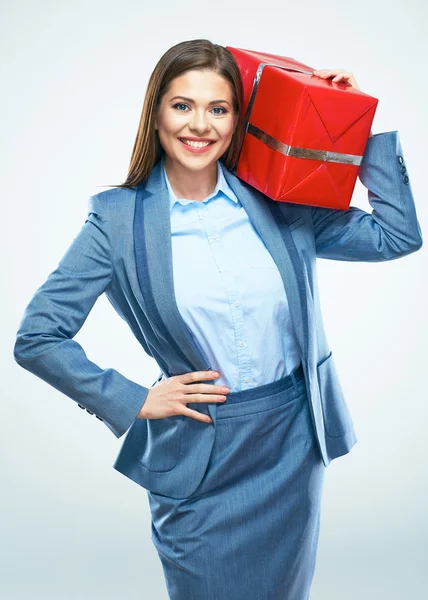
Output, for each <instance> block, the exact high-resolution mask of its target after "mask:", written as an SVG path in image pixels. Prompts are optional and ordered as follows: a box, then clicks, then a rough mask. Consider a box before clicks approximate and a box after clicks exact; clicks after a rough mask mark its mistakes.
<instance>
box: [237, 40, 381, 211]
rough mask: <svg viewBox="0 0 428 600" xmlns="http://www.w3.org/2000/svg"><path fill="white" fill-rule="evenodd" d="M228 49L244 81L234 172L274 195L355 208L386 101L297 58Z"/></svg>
mask: <svg viewBox="0 0 428 600" xmlns="http://www.w3.org/2000/svg"><path fill="white" fill-rule="evenodd" d="M226 48H227V49H228V50H229V51H230V52H231V53H232V54H233V56H234V58H235V60H236V62H237V64H238V66H239V70H240V72H241V77H242V81H243V85H244V106H243V111H244V114H245V118H244V125H245V135H244V141H243V144H242V147H241V152H240V155H239V158H238V161H237V163H236V164H235V165H234V167H233V169H232V171H233V173H234V174H235V175H236V176H237V177H239V178H240V179H242V180H243V181H245V182H247V183H249V184H250V185H251V186H253V187H254V188H256V189H257V190H259V191H261V192H262V193H264V194H266V196H268V197H269V198H271V199H272V200H277V201H281V202H293V203H296V204H307V205H312V206H324V207H326V208H339V209H344V210H345V209H347V208H349V205H350V202H351V197H352V193H353V191H354V187H355V182H356V179H357V175H358V170H359V166H360V164H361V160H362V158H363V155H364V150H365V147H366V144H367V140H368V137H369V134H370V129H371V125H372V122H373V118H374V115H375V111H376V107H377V104H378V99H377V98H374V97H373V96H369V95H368V94H365V93H364V92H361V91H359V90H356V89H355V88H353V87H352V86H350V85H349V84H347V83H344V82H334V83H333V82H332V80H331V79H322V78H321V77H316V76H315V75H312V71H313V69H312V68H311V67H309V66H308V65H305V64H303V63H300V62H298V61H296V60H295V59H293V58H289V57H286V56H278V55H276V54H267V53H265V52H256V51H253V50H244V49H242V48H232V47H230V46H226Z"/></svg>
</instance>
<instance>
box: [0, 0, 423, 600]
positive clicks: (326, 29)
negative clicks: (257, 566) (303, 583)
mask: <svg viewBox="0 0 428 600" xmlns="http://www.w3.org/2000/svg"><path fill="white" fill-rule="evenodd" d="M2 4H3V6H2V13H3V18H2V24H1V31H0V39H1V45H2V63H1V84H2V94H1V95H0V104H1V116H2V126H1V132H2V134H1V140H0V146H1V150H2V159H1V165H2V167H3V169H2V188H1V189H2V215H3V218H4V221H3V227H2V231H3V235H2V236H1V243H2V244H3V249H2V256H3V258H4V262H3V269H2V271H3V277H2V279H1V285H2V287H3V289H2V294H1V298H2V303H3V306H2V315H3V316H4V321H3V325H2V331H3V335H2V345H1V369H2V374H1V377H2V414H1V417H2V433H1V444H2V452H1V495H0V498H1V500H0V502H1V520H2V522H1V531H2V535H1V547H0V565H1V566H0V570H1V572H0V581H1V583H0V596H1V597H2V598H5V599H7V600H21V599H26V600H27V599H28V600H51V599H52V600H72V599H73V600H101V599H102V600H113V599H115V600H116V599H119V598H120V599H126V600H136V599H137V598H150V600H166V599H167V593H166V587H165V584H164V580H163V573H162V568H161V564H160V561H159V559H158V556H157V553H156V551H155V548H154V546H152V543H151V540H150V513H149V507H148V501H147V497H146V492H145V490H144V489H143V488H142V487H140V486H138V485H136V484H135V483H133V482H132V481H130V480H128V479H127V478H125V477H124V476H122V475H121V474H119V473H118V472H116V471H115V470H114V469H113V468H112V464H113V462H114V459H115V457H116V454H117V452H118V451H119V448H120V445H121V443H122V440H123V438H122V439H121V440H117V439H116V438H115V437H114V435H113V434H112V433H111V432H110V431H109V430H108V429H107V427H105V426H104V425H103V423H102V422H101V421H99V420H98V419H95V417H90V416H88V414H87V413H86V411H82V410H80V409H79V408H78V407H77V405H76V404H75V403H74V402H73V401H72V400H70V399H69V398H67V397H66V396H64V395H62V394H60V393H59V392H58V391H56V390H55V389H54V388H52V387H50V386H48V385H47V384H46V383H45V382H43V381H42V380H40V379H38V378H37V377H35V376H34V375H32V374H31V373H29V372H27V371H25V370H23V369H22V368H21V367H19V366H18V365H17V364H16V363H15V362H14V360H13V356H12V348H13V344H14V341H15V334H16V331H17V328H18V324H19V320H20V318H21V316H22V313H23V311H24V309H25V307H26V305H27V303H28V302H29V300H30V298H31V296H32V294H33V293H34V291H35V290H36V288H37V287H39V285H41V284H42V283H43V282H44V281H45V280H46V278H47V276H48V274H49V273H50V272H51V271H52V270H53V269H54V268H55V267H56V265H57V263H58V262H59V259H60V258H61V256H62V255H63V254H64V252H65V250H66V249H67V248H68V246H69V244H70V243H71V240H72V239H73V238H74V236H75V235H76V233H77V232H78V231H79V230H80V227H81V226H82V224H83V223H84V220H85V218H86V208H87V200H88V198H89V196H90V195H92V194H95V193H97V192H99V191H102V190H103V189H107V188H106V187H104V186H105V185H107V184H118V183H121V182H123V181H124V180H125V177H126V173H127V168H128V164H129V160H130V156H131V151H132V146H133V143H134V139H135V135H136V132H137V127H138V121H139V118H140V112H141V107H142V103H143V98H144V93H145V89H146V86H147V82H148V78H149V75H150V73H151V71H152V70H153V68H154V66H155V64H156V62H157V61H158V60H159V58H160V57H161V55H162V54H163V53H164V52H165V51H166V50H167V49H168V48H169V47H170V46H172V45H174V44H176V43H178V42H180V41H184V40H189V39H195V38H208V39H209V40H211V41H212V42H214V43H218V44H222V45H230V46H234V47H240V48H248V49H257V50H262V51H266V52H271V53H276V54H282V55H285V56H291V57H294V58H296V59H297V60H299V61H301V62H303V63H306V64H308V65H310V66H312V67H313V68H318V69H322V68H342V69H346V70H348V71H352V72H353V73H354V75H355V77H356V80H357V82H358V84H359V86H360V87H361V89H362V90H363V91H365V92H367V93H369V94H371V95H373V96H375V97H376V98H378V99H379V104H378V108H377V113H376V116H375V119H374V122H373V127H372V129H373V133H380V132H383V131H392V130H396V129H397V130H398V131H399V134H400V140H401V143H402V148H403V156H404V159H405V164H406V166H407V169H408V175H409V177H410V185H411V189H412V191H413V194H414V197H415V202H416V207H417V212H418V217H419V221H420V224H421V228H422V234H423V236H424V234H426V235H425V237H428V233H427V232H428V225H427V218H428V214H427V202H426V198H427V193H426V174H427V167H426V140H427V139H428V135H427V134H428V132H427V128H426V123H427V118H426V117H427V111H426V98H427V93H428V90H427V85H426V81H427V73H426V60H425V58H426V56H427V45H426V23H427V19H428V14H427V7H426V4H425V3H424V2H423V1H422V0H419V1H417V0H408V1H407V2H406V3H404V2H403V1H402V0H400V2H396V1H392V0H388V1H386V0H383V1H379V0H377V1H376V0H370V1H368V0H360V1H359V2H355V3H346V2H343V0H327V1H326V0H324V1H323V2H315V1H312V2H292V3H291V2H286V1H285V0H284V1H283V2H272V1H270V0H265V1H264V2H262V3H256V2H245V3H238V2H231V1H230V0H229V1H227V2H224V1H219V0H218V1H216V2H200V1H194V0H187V1H186V2H176V1H174V2H173V1H172V0H163V1H162V2H156V3H152V2H150V3H148V2H144V1H141V0H140V1H139V2H137V1H131V0H122V1H121V2H111V1H107V0H102V1H101V0H84V1H83V0H74V1H73V2H71V1H70V2H64V1H63V2H61V1H56V2H48V1H47V0H39V1H38V2H29V1H26V2H25V1H22V0H18V1H15V2H13V3H11V2H9V3H7V5H6V3H5V2H3V3H2ZM352 204H353V205H355V206H359V207H360V208H363V209H364V210H369V211H370V210H371V208H370V206H369V204H368V202H367V190H366V189H365V188H364V187H363V186H362V184H361V183H360V181H359V180H358V181H357V185H356V188H355V192H354V197H353V201H352ZM424 241H425V240H424ZM425 243H426V242H425ZM318 270H319V278H320V279H319V284H320V293H321V299H322V307H323V315H324V322H325V326H326V331H327V336H328V340H329V343H330V346H331V348H332V350H333V352H334V354H335V360H336V365H337V367H338V371H339V374H340V379H341V383H342V386H343V389H344V391H345V395H346V399H347V402H348V404H349V407H350V410H351V413H352V417H353V420H354V423H355V428H356V431H357V435H358V442H357V444H356V446H354V448H353V449H352V451H351V453H350V454H348V455H346V456H344V457H341V458H338V459H336V460H335V461H333V462H332V463H331V464H330V466H329V467H328V469H327V471H326V480H325V488H324V496H323V511H322V521H321V533H320V541H319V549H318V559H317V567H316V572H315V578H314V582H313V586H312V594H311V600H344V599H346V600H361V599H362V598H364V600H375V599H376V600H378V599H379V598H388V600H402V599H406V600H407V599H410V598H412V599H413V598H422V597H424V595H425V594H426V590H427V585H428V581H427V571H426V568H424V567H426V559H427V554H426V548H427V528H428V519H427V510H426V498H427V467H426V462H427V461H426V456H427V435H426V430H427V404H428V398H427V380H426V376H427V371H428V367H427V358H428V352H427V343H426V339H427V329H428V328H427V319H426V307H427V298H426V273H427V248H426V246H425V245H424V246H423V247H422V249H421V250H420V251H418V252H416V253H414V254H412V255H409V256H407V257H404V258H402V259H399V260H393V261H390V262H386V263H351V262H349V263H347V262H339V261H328V260H319V261H318ZM75 339H76V341H78V342H79V343H81V344H82V346H83V347H84V349H85V351H86V352H87V355H88V356H89V358H90V359H91V360H94V361H95V362H97V363H98V364H99V365H100V366H102V367H109V366H112V367H114V368H116V369H117V370H119V371H120V372H121V373H123V374H124V375H126V376H127V377H128V378H130V379H133V380H134V381H136V382H138V383H141V384H142V385H145V386H149V385H151V383H152V382H153V381H154V379H155V378H156V376H157V374H158V367H157V365H156V363H155V362H154V361H153V359H150V358H149V357H148V356H147V355H146V354H145V353H144V351H143V349H142V348H141V347H140V346H139V344H138V343H137V341H136V340H135V338H134V337H133V335H132V333H131V330H130V329H129V328H128V327H127V325H126V324H125V323H124V321H122V320H121V319H120V318H119V317H118V316H117V314H116V313H115V312H114V310H113V308H112V307H111V305H110V304H109V302H108V300H107V299H106V298H105V296H103V297H101V298H100V299H99V300H98V301H97V303H96V305H95V307H94V309H93V310H92V312H91V313H90V315H89V317H88V319H87V321H86V323H85V325H84V327H83V329H82V330H81V331H80V332H79V333H78V335H77V336H76V338H75ZM286 501H287V500H286V498H284V502H286ZM201 600H203V599H201ZM230 600H233V599H232V598H231V599H230ZM272 600H279V599H272ZM281 600H282V599H281ZM284 600H285V599H284ZM287 600H298V599H287Z"/></svg>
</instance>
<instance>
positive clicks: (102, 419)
mask: <svg viewBox="0 0 428 600" xmlns="http://www.w3.org/2000/svg"><path fill="white" fill-rule="evenodd" d="M95 416H96V417H97V419H99V420H100V421H104V419H102V418H101V417H99V416H98V415H95Z"/></svg>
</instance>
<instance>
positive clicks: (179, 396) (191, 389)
mask: <svg viewBox="0 0 428 600" xmlns="http://www.w3.org/2000/svg"><path fill="white" fill-rule="evenodd" d="M218 377H220V374H219V373H218V372H216V371H208V372H207V371H191V372H190V373H184V374H183V375H176V376H174V377H168V378H166V379H165V380H161V381H160V382H159V383H157V384H156V385H155V386H154V387H151V388H150V390H149V393H148V395H147V397H146V400H145V402H144V404H143V407H142V408H141V410H140V412H139V413H138V415H137V419H163V418H164V417H171V416H173V415H185V416H186V417H192V418H193V419H196V420H197V421H204V422H205V423H211V422H212V419H211V417H209V416H208V415H204V414H203V413H200V412H199V411H197V410H192V409H190V408H187V406H186V404H187V402H224V401H225V400H226V396H225V394H228V393H229V392H230V389H229V388H228V387H226V386H223V385H213V384H210V383H195V382H197V381H206V380H207V379H217V378H218ZM189 384H192V385H189Z"/></svg>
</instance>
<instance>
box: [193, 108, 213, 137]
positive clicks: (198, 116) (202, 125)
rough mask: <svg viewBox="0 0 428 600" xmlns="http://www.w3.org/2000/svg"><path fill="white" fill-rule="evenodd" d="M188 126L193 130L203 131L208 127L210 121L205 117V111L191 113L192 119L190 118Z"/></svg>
mask: <svg viewBox="0 0 428 600" xmlns="http://www.w3.org/2000/svg"><path fill="white" fill-rule="evenodd" d="M189 126H190V128H191V129H194V130H195V131H201V132H205V131H207V129H210V127H211V126H210V123H209V120H208V119H207V117H206V115H205V112H200V113H199V112H198V111H195V112H194V113H193V116H192V119H191V120H190V123H189Z"/></svg>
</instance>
